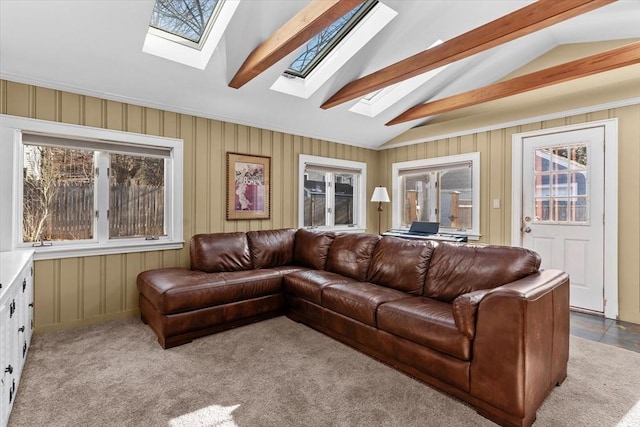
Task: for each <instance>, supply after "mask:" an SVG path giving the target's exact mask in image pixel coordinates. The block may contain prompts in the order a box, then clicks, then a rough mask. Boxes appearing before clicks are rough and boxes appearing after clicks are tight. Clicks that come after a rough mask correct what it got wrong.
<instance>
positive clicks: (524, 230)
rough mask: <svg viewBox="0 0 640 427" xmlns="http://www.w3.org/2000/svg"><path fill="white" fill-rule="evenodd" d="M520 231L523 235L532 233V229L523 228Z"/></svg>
mask: <svg viewBox="0 0 640 427" xmlns="http://www.w3.org/2000/svg"><path fill="white" fill-rule="evenodd" d="M520 230H521V231H522V232H523V233H531V227H522V228H521V229H520Z"/></svg>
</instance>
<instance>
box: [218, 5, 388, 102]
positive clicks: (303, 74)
mask: <svg viewBox="0 0 640 427" xmlns="http://www.w3.org/2000/svg"><path fill="white" fill-rule="evenodd" d="M227 1H228V0H227ZM397 14H398V13H397V12H396V11H395V10H393V9H391V8H390V7H388V6H386V5H384V4H383V3H381V2H378V1H366V2H364V3H362V4H361V5H360V6H358V7H356V8H354V9H353V10H352V11H350V12H349V13H347V14H346V15H345V16H343V17H342V18H340V19H339V20H337V21H336V22H334V23H333V24H331V25H330V26H329V27H327V28H325V29H324V30H323V31H322V32H320V33H319V34H317V35H316V36H315V37H314V38H313V39H311V41H310V42H309V43H308V44H307V45H306V46H305V47H304V48H303V49H302V52H301V53H300V54H298V56H297V57H296V59H295V60H294V61H293V63H292V64H291V66H290V67H289V68H288V69H287V70H286V71H285V72H284V73H283V74H282V75H281V76H280V77H278V79H277V80H276V81H275V82H274V83H273V85H271V88H270V89H271V90H275V91H278V92H282V93H286V94H289V95H293V96H297V97H300V98H309V97H310V96H311V95H313V94H314V93H315V92H316V91H317V90H318V89H319V88H320V87H321V86H322V85H323V84H325V83H326V82H327V80H329V79H330V78H331V76H333V75H334V74H335V73H336V72H337V71H338V70H339V69H340V68H341V67H342V66H343V65H344V64H346V63H347V61H349V60H351V59H353V58H354V56H355V55H356V54H357V53H358V51H359V50H360V49H362V48H363V47H364V46H365V45H366V44H367V43H368V42H369V41H370V40H371V39H373V37H375V35H376V34H378V33H379V32H380V31H381V30H382V29H383V28H384V27H385V26H386V25H387V24H388V23H389V22H391V20H392V19H393V18H395V16H396V15H397ZM344 18H348V19H346V20H345V19H344ZM348 22H351V24H350V25H349V24H348Z"/></svg>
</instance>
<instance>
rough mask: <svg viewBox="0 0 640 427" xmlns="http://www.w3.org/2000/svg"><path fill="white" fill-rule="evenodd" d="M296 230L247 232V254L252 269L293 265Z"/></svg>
mask: <svg viewBox="0 0 640 427" xmlns="http://www.w3.org/2000/svg"><path fill="white" fill-rule="evenodd" d="M295 236H296V230H295V229H294V228H287V229H282V230H263V231H249V232H248V233H247V239H248V240H249V252H250V253H251V262H252V263H253V268H270V267H280V266H283V265H290V264H292V263H293V244H294V242H295Z"/></svg>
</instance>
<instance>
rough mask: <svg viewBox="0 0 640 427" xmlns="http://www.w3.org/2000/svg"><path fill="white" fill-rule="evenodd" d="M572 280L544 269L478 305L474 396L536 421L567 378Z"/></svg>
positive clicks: (498, 291) (473, 370)
mask: <svg viewBox="0 0 640 427" xmlns="http://www.w3.org/2000/svg"><path fill="white" fill-rule="evenodd" d="M568 359H569V276H568V274H567V273H565V272H562V271H558V270H543V271H540V272H538V273H535V274H532V275H529V276H527V277H524V278H522V279H520V280H517V281H514V282H511V283H508V284H505V285H503V286H500V287H498V288H495V289H492V290H491V291H490V292H488V293H487V294H486V295H485V296H484V298H482V300H481V301H480V304H479V306H478V310H477V313H476V333H475V339H474V342H473V359H472V363H471V372H470V375H471V390H470V391H471V394H472V395H474V396H482V398H483V399H484V400H486V401H488V402H489V403H491V404H492V405H493V406H495V407H496V408H499V409H501V410H503V411H505V412H507V413H511V414H514V415H516V416H518V417H524V418H531V417H535V410H536V408H537V407H538V406H539V405H540V403H541V402H542V400H543V399H544V397H545V396H546V394H547V393H548V392H549V390H550V389H551V388H552V387H553V386H554V385H556V384H557V383H559V382H562V380H564V378H565V377H566V372H567V362H568Z"/></svg>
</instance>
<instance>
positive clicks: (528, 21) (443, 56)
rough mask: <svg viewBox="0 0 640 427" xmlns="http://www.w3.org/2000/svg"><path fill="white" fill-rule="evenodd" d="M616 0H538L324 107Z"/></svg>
mask: <svg viewBox="0 0 640 427" xmlns="http://www.w3.org/2000/svg"><path fill="white" fill-rule="evenodd" d="M614 1H615V0H562V1H558V0H538V1H537V2H535V3H533V4H531V5H528V6H525V7H523V8H521V9H518V10H516V11H514V12H512V13H510V14H508V15H505V16H503V17H501V18H498V19H496V20H495V21H492V22H489V23H488V24H485V25H482V26H480V27H478V28H474V29H473V30H471V31H468V32H466V33H464V34H461V35H459V36H458V37H455V38H453V39H451V40H449V41H446V42H444V43H442V44H441V45H439V46H436V47H433V48H431V49H428V50H425V51H422V52H420V53H418V54H416V55H413V56H410V57H409V58H406V59H403V60H402V61H399V62H396V63H395V64H392V65H389V66H387V67H385V68H383V69H381V70H378V71H376V72H374V73H371V74H369V75H367V76H364V77H361V78H359V79H357V80H354V81H352V82H350V83H348V84H346V85H345V86H344V87H343V88H342V89H340V90H339V91H338V92H336V93H335V94H334V95H333V96H332V97H331V98H329V99H328V100H327V101H326V102H325V103H324V104H322V106H321V108H323V109H328V108H331V107H335V106H336V105H340V104H342V103H345V102H347V101H350V100H352V99H356V98H362V97H363V96H365V95H367V94H369V93H371V92H374V91H376V90H379V89H382V88H385V87H387V86H390V85H392V84H395V83H398V82H401V81H404V80H407V79H410V78H411V77H415V76H417V75H419V74H423V73H426V72H427V71H430V70H434V69H436V68H439V67H442V66H443V65H447V64H450V63H452V62H455V61H459V60H461V59H463V58H466V57H469V56H471V55H475V54H476V53H479V52H482V51H485V50H488V49H491V48H493V47H496V46H499V45H501V44H504V43H507V42H509V41H511V40H515V39H517V38H519V37H522V36H525V35H527V34H531V33H533V32H535V31H539V30H541V29H543V28H546V27H549V26H551V25H553V24H557V23H558V22H562V21H565V20H567V19H570V18H573V17H575V16H578V15H581V14H583V13H586V12H589V11H591V10H594V9H597V8H599V7H602V6H605V5H607V4H609V3H613V2H614Z"/></svg>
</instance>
